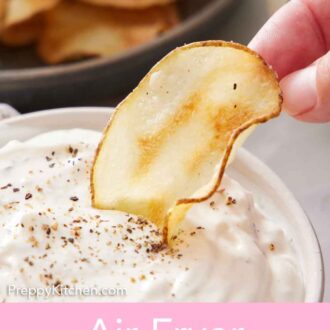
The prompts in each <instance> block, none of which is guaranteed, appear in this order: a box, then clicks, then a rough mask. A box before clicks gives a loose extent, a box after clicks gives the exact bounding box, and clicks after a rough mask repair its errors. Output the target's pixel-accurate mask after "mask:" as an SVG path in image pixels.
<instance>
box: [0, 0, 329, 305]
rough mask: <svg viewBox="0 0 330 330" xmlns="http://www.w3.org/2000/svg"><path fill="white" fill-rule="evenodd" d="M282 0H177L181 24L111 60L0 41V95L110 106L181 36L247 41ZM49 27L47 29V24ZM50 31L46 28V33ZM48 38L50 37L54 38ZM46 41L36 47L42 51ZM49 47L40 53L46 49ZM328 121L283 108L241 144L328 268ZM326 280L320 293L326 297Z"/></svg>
mask: <svg viewBox="0 0 330 330" xmlns="http://www.w3.org/2000/svg"><path fill="white" fill-rule="evenodd" d="M285 2H286V1H284V0H210V1H207V0H199V1H193V0H181V1H179V3H178V4H179V7H178V8H179V14H180V16H181V19H182V23H179V24H177V25H176V26H175V27H173V29H171V30H170V31H169V32H168V33H164V34H162V35H161V36H160V38H157V39H155V40H154V41H151V43H148V44H147V45H145V46H139V47H138V48H136V49H134V50H133V51H132V50H128V51H127V52H123V55H116V56H114V57H113V58H112V59H106V60H104V59H88V60H84V61H82V62H74V63H71V62H70V63H68V64H58V65H56V66H47V65H45V64H44V63H43V62H42V61H40V58H38V57H37V56H36V55H35V51H34V50H31V49H30V48H26V49H25V48H24V49H23V50H22V49H11V48H10V49H9V48H7V47H3V46H0V102H5V103H9V104H11V105H12V106H14V107H16V108H17V109H18V110H19V111H20V112H28V111H32V110H38V109H45V108H55V107H62V106H72V105H76V106H81V105H93V106H95V105H99V106H113V105H116V104H117V103H118V102H119V101H120V100H121V99H122V98H123V97H124V96H125V95H126V94H127V93H128V92H129V91H130V90H131V88H132V87H133V86H135V84H136V82H137V81H138V80H139V79H140V78H141V77H142V76H143V75H144V74H145V73H146V71H147V70H148V69H149V68H150V67H151V65H152V64H153V63H154V62H155V61H157V60H158V59H159V58H161V57H162V56H163V55H164V54H165V53H166V52H167V51H168V50H170V49H172V48H173V47H175V46H177V45H182V44H183V43H184V42H188V41H193V40H202V39H204V40H206V39H224V40H233V41H236V42H240V43H243V44H247V43H248V42H249V41H250V40H251V38H252V37H253V36H254V35H255V33H256V32H257V31H258V30H259V29H260V27H261V26H262V25H263V24H264V23H265V22H266V20H267V19H268V18H269V17H270V16H271V15H272V14H273V13H274V12H275V11H276V10H277V9H278V8H279V7H281V6H282V5H283V4H284V3H285ZM50 32H52V31H50ZM50 34H51V33H50ZM55 41H56V40H55ZM55 41H54V42H52V43H51V45H50V48H49V46H48V48H47V47H46V46H47V45H46V46H44V47H43V50H42V54H43V56H44V57H47V55H49V54H50V60H54V58H53V59H52V55H54V53H53V52H52V48H51V46H52V45H55V44H56V43H55ZM49 49H50V53H49V52H48V53H47V50H48V51H49ZM329 141H330V125H329V124H307V123H302V122H298V121H296V120H294V119H292V118H290V117H289V116H287V115H286V114H285V113H284V114H283V115H282V116H281V117H280V118H279V119H276V120H273V121H271V122H270V123H267V124H265V125H262V127H259V128H258V129H257V130H256V132H255V134H253V135H252V137H251V138H250V139H249V140H248V142H247V144H246V148H247V149H249V150H250V151H251V152H252V153H253V154H255V155H256V156H258V157H259V158H260V159H262V160H263V161H264V162H265V163H266V164H268V165H269V166H270V168H271V169H272V170H274V171H275V172H276V173H277V174H278V175H279V176H280V177H281V179H282V180H283V181H284V183H285V184H286V185H287V186H288V187H289V189H290V190H291V191H292V192H293V194H294V195H295V197H296V198H297V199H298V200H299V202H300V203H301V205H302V206H303V208H304V209H305V211H306V213H307V215H308V217H309V218H310V220H311V222H312V223H313V226H314V228H315V230H316V233H317V236H318V238H319V241H320V245H321V247H322V251H323V256H324V262H325V268H326V278H327V279H329V274H330V240H329V237H330V171H329V167H330V152H329V151H330V149H329V148H330V144H329ZM329 284H330V283H329V281H327V283H326V294H325V300H326V301H330V286H329Z"/></svg>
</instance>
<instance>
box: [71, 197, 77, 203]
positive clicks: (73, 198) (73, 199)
mask: <svg viewBox="0 0 330 330" xmlns="http://www.w3.org/2000/svg"><path fill="white" fill-rule="evenodd" d="M70 200H72V201H73V202H77V201H79V198H78V197H77V196H72V197H70Z"/></svg>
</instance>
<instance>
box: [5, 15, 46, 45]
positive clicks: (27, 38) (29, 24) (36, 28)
mask: <svg viewBox="0 0 330 330" xmlns="http://www.w3.org/2000/svg"><path fill="white" fill-rule="evenodd" d="M42 22H43V19H42V16H40V15H36V16H33V17H32V18H30V19H28V20H26V21H24V22H22V23H19V24H15V25H12V26H10V27H8V28H6V29H4V30H3V31H2V33H1V34H0V41H1V42H2V43H3V44H4V45H6V46H10V47H21V46H27V45H30V44H33V43H35V42H37V40H38V38H39V35H40V33H41V31H42V27H43V24H42Z"/></svg>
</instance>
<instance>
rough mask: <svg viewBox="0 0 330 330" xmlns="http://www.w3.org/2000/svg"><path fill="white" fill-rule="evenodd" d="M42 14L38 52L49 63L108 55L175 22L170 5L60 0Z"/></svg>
mask: <svg viewBox="0 0 330 330" xmlns="http://www.w3.org/2000/svg"><path fill="white" fill-rule="evenodd" d="M44 15H45V27H44V29H43V33H42V36H41V38H40V42H39V45H38V53H39V55H40V56H41V58H42V59H43V60H44V61H45V62H47V63H50V64H54V63H59V62H63V61H68V60H74V59H79V58H82V57H90V56H101V57H107V56H111V55H114V54H116V53H119V52H121V51H123V50H125V49H128V48H131V47H134V46H137V45H139V44H142V43H144V42H147V41H149V40H152V39H153V38H155V37H156V36H157V35H159V34H160V33H162V32H163V31H165V30H167V29H169V28H170V27H172V26H173V25H175V24H176V23H177V22H178V14H177V10H176V7H175V6H174V5H167V6H159V7H152V8H148V9H145V10H139V11H133V10H122V9H116V8H107V7H98V6H92V5H88V4H84V3H81V2H76V1H64V2H61V3H60V4H59V5H58V6H56V7H55V8H54V9H53V10H50V11H48V12H46V13H45V14H44Z"/></svg>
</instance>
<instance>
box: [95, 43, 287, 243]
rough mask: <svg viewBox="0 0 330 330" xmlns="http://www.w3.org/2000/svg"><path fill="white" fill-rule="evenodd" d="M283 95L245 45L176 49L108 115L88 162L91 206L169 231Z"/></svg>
mask: <svg viewBox="0 0 330 330" xmlns="http://www.w3.org/2000/svg"><path fill="white" fill-rule="evenodd" d="M281 103H282V97H281V91H280V88H279V85H278V81H277V78H276V76H275V74H274V72H273V71H272V70H271V69H270V68H269V67H268V66H267V65H266V64H265V62H264V61H263V60H262V59H261V58H260V57H259V56H258V55H257V54H256V53H254V52H253V51H251V50H249V49H248V48H246V47H245V46H242V45H239V44H235V43H229V42H222V41H209V42H200V43H193V44H190V45H187V46H184V47H181V48H178V49H176V50H174V51H173V52H171V53H170V54H169V55H167V56H166V57H165V58H164V59H163V60H161V61H160V62H159V63H158V64H157V65H156V66H154V67H153V69H152V70H151V71H150V72H149V73H148V74H147V76H146V77H145V78H144V79H143V80H142V81H141V83H140V84H139V85H138V87H137V88H136V89H135V90H134V91H133V93H131V94H130V95H129V96H128V97H127V98H126V99H125V100H124V101H123V102H122V103H121V104H120V105H119V106H118V107H117V109H116V111H115V113H114V115H113V116H112V118H111V120H110V121H109V124H108V126H107V128H106V129H105V132H104V135H103V139H102V141H101V143H100V145H99V147H98V150H97V152H96V156H95V160H94V165H93V169H92V175H91V191H92V203H93V206H94V207H96V208H100V209H115V210H120V211H124V212H129V213H132V214H137V215H139V216H142V217H144V218H146V219H149V220H151V221H153V222H154V223H155V224H156V225H157V226H159V227H160V228H163V229H164V233H165V235H166V237H171V236H172V235H173V234H174V233H175V230H176V228H177V227H178V224H179V223H180V221H181V220H182V219H183V218H184V215H185V213H186V212H187V210H188V209H189V208H190V207H191V206H192V205H193V203H198V202H202V201H204V200H206V199H208V198H209V197H210V196H212V194H214V193H215V191H216V190H217V189H218V187H219V185H220V183H221V179H222V176H223V174H224V170H225V167H226V164H227V162H228V159H229V157H230V154H231V151H232V149H233V146H234V144H235V142H237V141H238V140H239V137H240V136H242V135H241V133H243V132H246V131H247V130H248V129H250V128H252V127H253V126H254V125H256V124H259V123H263V122H266V121H267V120H269V119H271V118H273V117H275V116H277V115H279V113H280V111H281ZM245 135H246V134H245ZM167 235H168V236H167Z"/></svg>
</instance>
